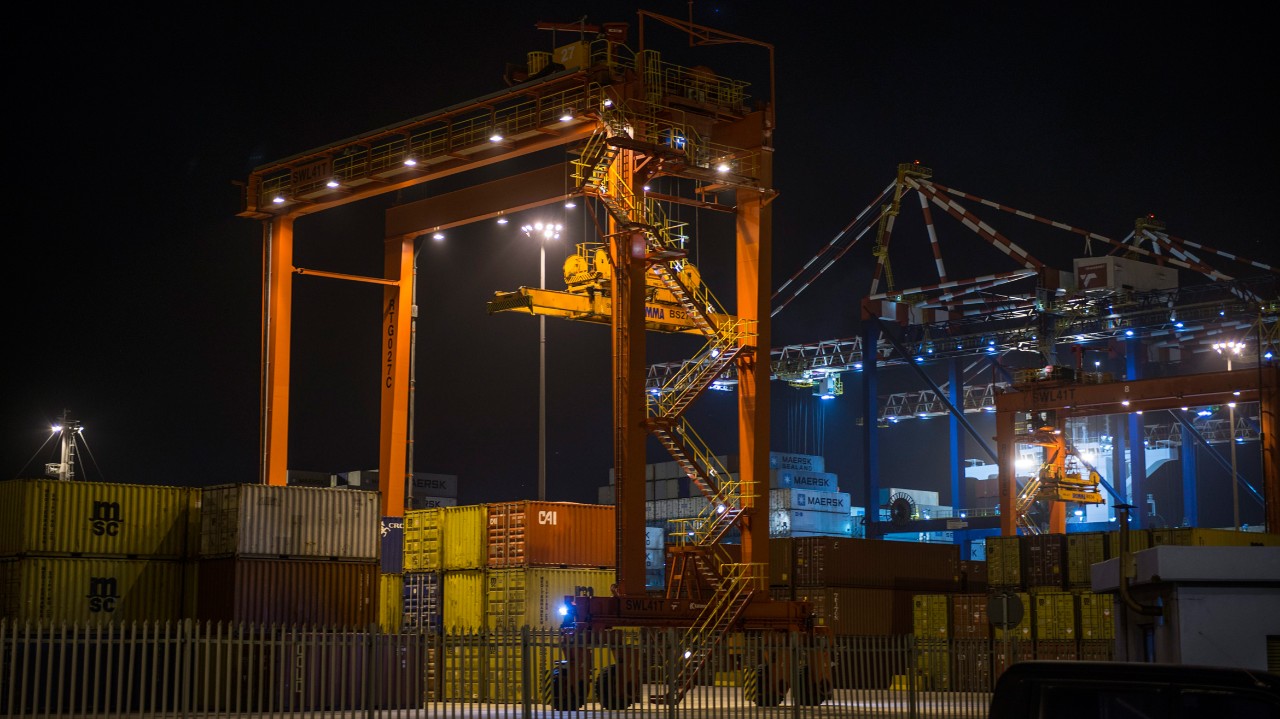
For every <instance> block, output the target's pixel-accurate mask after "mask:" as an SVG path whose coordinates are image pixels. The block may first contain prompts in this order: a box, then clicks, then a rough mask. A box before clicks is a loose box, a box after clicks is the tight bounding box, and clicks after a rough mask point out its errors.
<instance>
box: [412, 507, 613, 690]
mask: <svg viewBox="0 0 1280 719" xmlns="http://www.w3.org/2000/svg"><path fill="white" fill-rule="evenodd" d="M614 516H615V512H614V508H613V507H612V506H606V505H596V504H577V503H572V502H536V501H519V502H496V503H492V504H479V505H464V506H456V507H443V508H437V509H422V510H410V511H407V512H406V513H405V523H404V527H405V531H404V566H405V571H404V573H403V577H402V583H403V594H402V597H401V602H402V617H403V619H402V623H403V626H404V627H405V628H406V629H409V630H412V631H421V632H441V631H443V632H451V633H471V632H490V633H496V634H497V635H509V634H513V633H514V632H517V631H518V630H519V629H520V628H521V627H523V626H526V625H527V626H529V627H533V628H552V627H556V626H559V622H560V613H559V609H560V607H561V606H562V605H563V604H564V597H565V596H569V595H573V594H576V593H581V592H592V593H599V594H608V593H609V592H610V590H611V587H612V585H613V583H614V580H615V573H614V570H613V567H614V563H615V561H616V560H615V554H616V553H615V546H614V540H615V536H616V535H615V532H614V529H615V523H614ZM451 646H452V648H451V649H450V651H449V652H447V653H446V654H445V656H444V657H443V659H442V661H441V663H440V667H439V668H440V670H441V671H440V672H439V674H440V683H439V686H438V688H436V686H435V685H434V684H433V685H432V689H431V692H432V693H433V696H440V697H443V698H444V699H449V700H460V701H481V700H484V701H496V702H511V701H518V700H520V699H521V697H519V696H516V695H513V694H512V692H518V688H519V687H520V686H521V682H520V681H518V678H519V676H520V673H521V671H522V664H521V661H522V659H521V657H520V656H519V654H518V653H514V654H513V653H512V652H507V651H504V650H503V648H502V646H500V643H495V642H487V643H476V644H475V645H474V646H470V645H468V644H467V643H466V642H460V643H455V642H451ZM434 669H435V667H432V673H433V675H434V674H435V671H434Z"/></svg>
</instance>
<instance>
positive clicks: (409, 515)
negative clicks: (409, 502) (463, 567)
mask: <svg viewBox="0 0 1280 719" xmlns="http://www.w3.org/2000/svg"><path fill="white" fill-rule="evenodd" d="M443 551H444V508H443V507H435V508H433V509H410V510H408V511H406V512H405V513H404V571H406V572H439V571H442V570H443V569H444V557H443V554H442V553H443Z"/></svg>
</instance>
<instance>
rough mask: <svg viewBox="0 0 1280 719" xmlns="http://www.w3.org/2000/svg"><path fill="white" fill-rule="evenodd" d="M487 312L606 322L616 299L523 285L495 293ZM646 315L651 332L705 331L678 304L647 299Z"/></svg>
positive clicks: (722, 317)
mask: <svg viewBox="0 0 1280 719" xmlns="http://www.w3.org/2000/svg"><path fill="white" fill-rule="evenodd" d="M488 311H489V314H494V313H496V312H523V313H525V314H529V315H543V316H547V317H563V318H565V319H570V320H578V321H581V322H593V323H596V324H602V325H607V324H609V321H610V318H611V317H612V316H613V300H612V298H610V297H609V296H607V295H604V294H596V293H589V294H577V293H574V292H565V291H563V290H543V289H538V288H536V287H521V288H519V289H517V290H514V291H512V292H495V293H494V297H493V299H492V300H489V304H488ZM644 316H645V323H644V326H645V329H646V330H649V331H652V332H670V333H683V334H692V335H701V334H702V330H701V328H699V327H698V325H697V324H695V323H694V321H693V319H692V318H690V317H689V315H688V313H687V312H686V311H685V310H684V308H683V307H681V306H680V305H678V304H664V303H653V302H646V303H645V306H644ZM712 318H713V319H714V320H715V322H716V324H717V325H720V324H722V323H730V322H733V321H734V317H733V316H732V315H726V314H718V313H717V314H713V315H712Z"/></svg>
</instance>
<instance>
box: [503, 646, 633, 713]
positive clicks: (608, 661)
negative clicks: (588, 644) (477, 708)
mask: <svg viewBox="0 0 1280 719" xmlns="http://www.w3.org/2000/svg"><path fill="white" fill-rule="evenodd" d="M490 636H491V639H490V642H489V647H488V650H487V653H486V661H487V665H486V669H485V673H484V677H485V694H484V698H485V701H488V702H492V703H494V704H519V703H521V702H523V701H524V691H523V688H524V687H525V686H526V682H525V681H524V674H525V668H524V657H523V655H522V653H521V648H520V633H519V632H503V633H499V634H496V635H490ZM591 654H592V663H593V664H594V666H595V670H596V672H597V673H598V672H599V671H601V670H603V669H604V668H606V667H608V666H610V665H612V664H613V663H614V659H613V652H612V651H611V650H609V649H605V648H598V649H593V650H591ZM529 657H530V659H531V660H532V662H533V663H532V665H531V666H530V667H529V685H531V686H533V687H537V688H536V689H535V690H534V691H533V696H531V697H530V699H531V700H532V701H533V702H534V703H535V704H537V703H540V702H541V701H542V699H543V692H544V691H545V690H546V685H545V682H546V679H547V676H548V673H549V672H550V671H551V669H552V668H553V667H555V665H556V662H558V661H560V660H561V659H563V658H564V652H563V651H561V650H560V648H559V647H558V646H548V645H546V644H545V643H544V642H539V641H535V642H534V644H533V646H531V647H530V648H529Z"/></svg>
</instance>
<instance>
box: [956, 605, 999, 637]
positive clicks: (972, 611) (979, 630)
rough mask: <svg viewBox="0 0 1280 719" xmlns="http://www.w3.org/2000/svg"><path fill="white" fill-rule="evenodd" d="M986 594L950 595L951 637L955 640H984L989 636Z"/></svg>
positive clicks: (989, 626)
mask: <svg viewBox="0 0 1280 719" xmlns="http://www.w3.org/2000/svg"><path fill="white" fill-rule="evenodd" d="M988 599H990V597H988V596H987V595H986V594H953V595H951V635H952V636H953V637H955V638H956V639H986V638H987V637H990V636H991V623H990V621H988V619H987V601H988Z"/></svg>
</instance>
